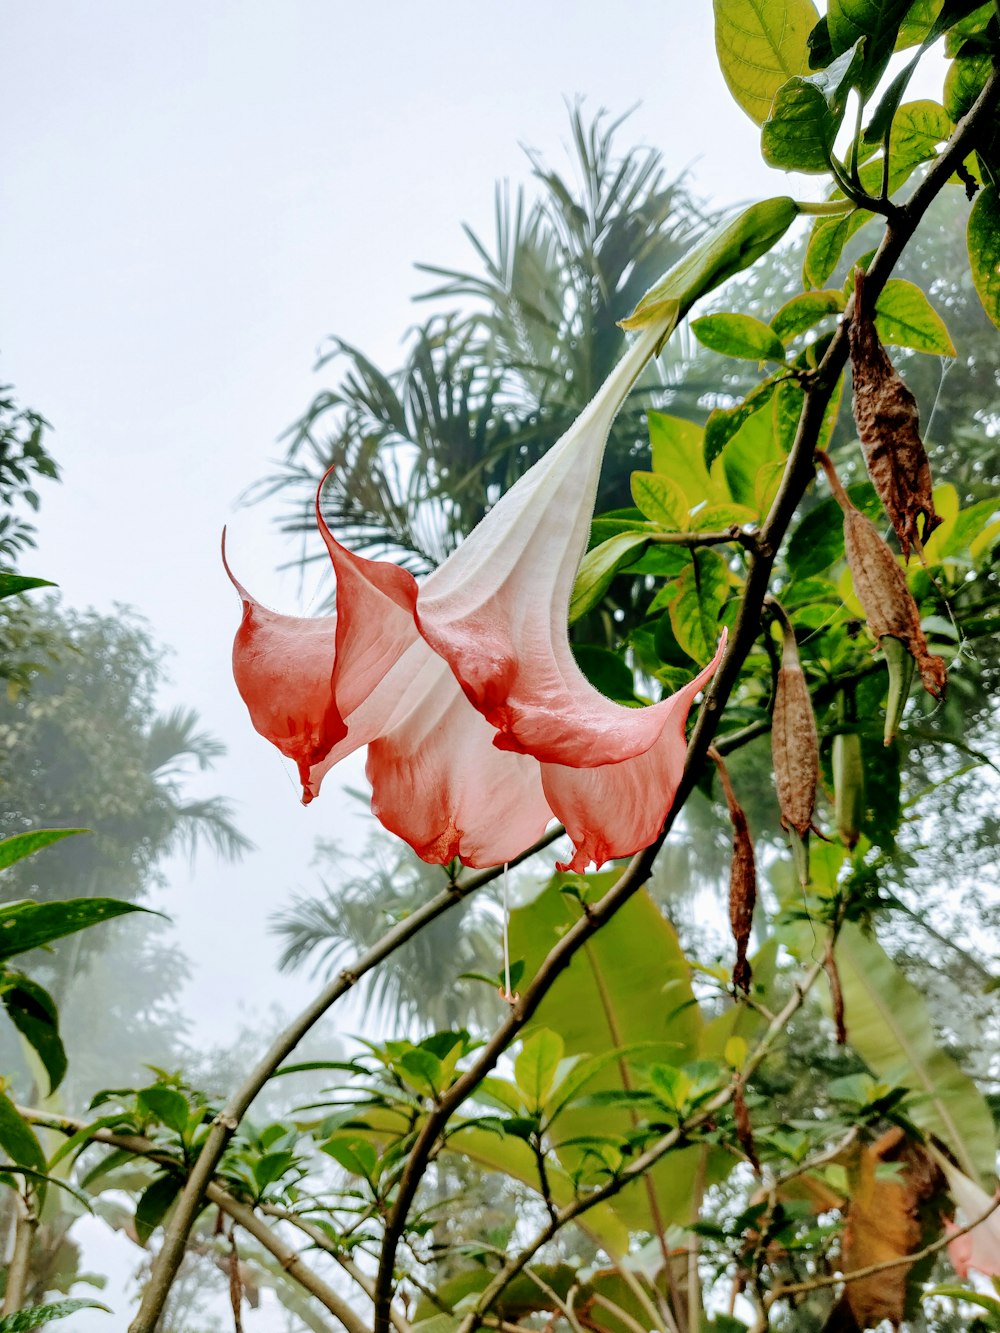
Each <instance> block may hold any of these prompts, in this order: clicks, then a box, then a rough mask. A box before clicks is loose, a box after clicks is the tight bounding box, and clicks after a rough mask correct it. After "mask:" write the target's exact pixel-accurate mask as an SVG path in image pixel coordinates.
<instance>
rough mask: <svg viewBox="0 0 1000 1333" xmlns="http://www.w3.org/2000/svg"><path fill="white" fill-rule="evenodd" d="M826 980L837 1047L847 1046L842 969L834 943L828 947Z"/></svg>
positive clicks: (824, 964)
mask: <svg viewBox="0 0 1000 1333" xmlns="http://www.w3.org/2000/svg"><path fill="white" fill-rule="evenodd" d="M823 968H824V971H825V972H826V979H827V981H828V982H829V983H830V1006H831V1009H832V1011H833V1026H834V1028H835V1030H836V1033H837V1045H838V1046H846V1045H847V1024H846V1022H845V1020H844V989H843V987H842V986H841V984H840V969H839V968H838V967H837V958H836V955H835V954H834V951H833V941H832V940H831V941H830V943H829V944H828V945H827V948H826V957H825V958H824V959H823Z"/></svg>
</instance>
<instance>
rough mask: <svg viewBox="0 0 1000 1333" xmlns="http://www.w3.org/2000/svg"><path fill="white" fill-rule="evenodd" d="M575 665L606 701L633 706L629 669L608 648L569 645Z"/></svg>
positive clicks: (633, 681)
mask: <svg viewBox="0 0 1000 1333" xmlns="http://www.w3.org/2000/svg"><path fill="white" fill-rule="evenodd" d="M570 648H571V649H572V651H573V656H574V657H575V658H576V664H577V666H578V667H579V668H580V670H581V671H582V672H583V674H584V675H585V676H586V677H587V679H588V680H589V681H590V683H591V685H593V686H594V688H595V689H597V690H600V692H601V693H602V694H603V695H604V696H605V698H607V699H614V700H615V701H616V702H617V703H620V704H635V703H638V702H639V701H638V700H637V699H636V697H635V679H634V677H633V675H632V671H631V668H630V667H629V666H628V665H627V664H626V662H624V661H623V659H622V658H621V657H619V656H618V654H617V653H613V652H612V651H611V649H610V648H601V647H599V646H598V645H597V644H591V643H580V644H577V643H571V644H570Z"/></svg>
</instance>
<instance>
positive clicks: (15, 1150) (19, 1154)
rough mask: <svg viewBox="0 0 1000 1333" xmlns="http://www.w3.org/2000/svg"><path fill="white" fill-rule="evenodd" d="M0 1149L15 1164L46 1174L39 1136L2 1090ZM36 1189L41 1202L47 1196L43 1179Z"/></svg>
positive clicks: (0, 1099) (0, 1094) (45, 1164)
mask: <svg viewBox="0 0 1000 1333" xmlns="http://www.w3.org/2000/svg"><path fill="white" fill-rule="evenodd" d="M0 1149H2V1150H3V1152H5V1153H6V1154H7V1157H8V1159H9V1160H10V1161H11V1162H12V1163H13V1164H14V1165H15V1166H26V1167H29V1168H30V1169H31V1170H32V1171H37V1172H38V1173H39V1174H40V1175H44V1174H45V1170H46V1167H47V1163H46V1161H45V1153H44V1152H43V1151H42V1145H41V1144H40V1143H39V1142H38V1136H37V1135H36V1134H35V1131H34V1130H33V1129H32V1128H31V1126H30V1125H29V1124H28V1122H27V1121H26V1120H25V1119H24V1117H23V1116H22V1115H21V1113H20V1112H19V1111H18V1109H17V1107H16V1106H15V1105H14V1103H13V1102H12V1101H11V1100H10V1098H9V1097H8V1096H7V1095H6V1093H4V1092H0ZM36 1190H37V1193H38V1197H39V1203H40V1204H41V1202H42V1201H43V1200H44V1198H45V1185H44V1182H43V1181H40V1182H39V1183H38V1184H37V1185H36Z"/></svg>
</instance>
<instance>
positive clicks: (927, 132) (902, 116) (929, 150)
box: [889, 99, 952, 177]
mask: <svg viewBox="0 0 1000 1333" xmlns="http://www.w3.org/2000/svg"><path fill="white" fill-rule="evenodd" d="M951 130H952V126H951V121H950V119H949V117H948V113H947V112H946V111H945V109H944V107H943V106H941V104H940V103H939V102H932V101H930V100H929V99H923V100H920V101H917V102H904V103H903V105H902V106H901V107H900V108H899V110H898V111H897V112H896V115H895V117H894V119H893V122H892V134H891V138H890V141H889V158H890V164H891V166H892V167H893V169H894V172H895V173H896V174H897V177H898V173H900V172H902V171H903V169H904V168H905V167H915V166H918V165H919V164H920V163H921V162H929V161H930V160H931V158H933V157H936V156H937V151H938V145H939V144H942V143H944V142H945V141H946V140H947V139H948V138H949V137H950V135H951Z"/></svg>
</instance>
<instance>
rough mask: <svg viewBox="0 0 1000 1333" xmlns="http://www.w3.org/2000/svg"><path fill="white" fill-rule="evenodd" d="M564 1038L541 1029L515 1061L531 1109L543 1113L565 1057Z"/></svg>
mask: <svg viewBox="0 0 1000 1333" xmlns="http://www.w3.org/2000/svg"><path fill="white" fill-rule="evenodd" d="M563 1052H564V1046H563V1039H562V1037H560V1035H559V1033H558V1032H552V1031H551V1030H550V1029H549V1028H539V1029H538V1031H537V1032H533V1033H532V1034H531V1036H530V1037H527V1038H526V1039H525V1041H524V1044H523V1045H522V1047H521V1049H520V1051H519V1052H518V1054H517V1057H516V1058H515V1060H514V1081H515V1083H516V1084H517V1086H518V1088H519V1090H520V1092H521V1093H522V1095H523V1097H524V1102H525V1105H526V1106H527V1107H528V1109H529V1110H533V1111H537V1110H541V1108H542V1106H543V1105H544V1104H545V1099H546V1097H547V1096H548V1095H549V1091H550V1089H551V1087H552V1083H553V1081H554V1079H555V1076H556V1070H557V1069H558V1067H559V1061H560V1060H561V1059H562V1058H563Z"/></svg>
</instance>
